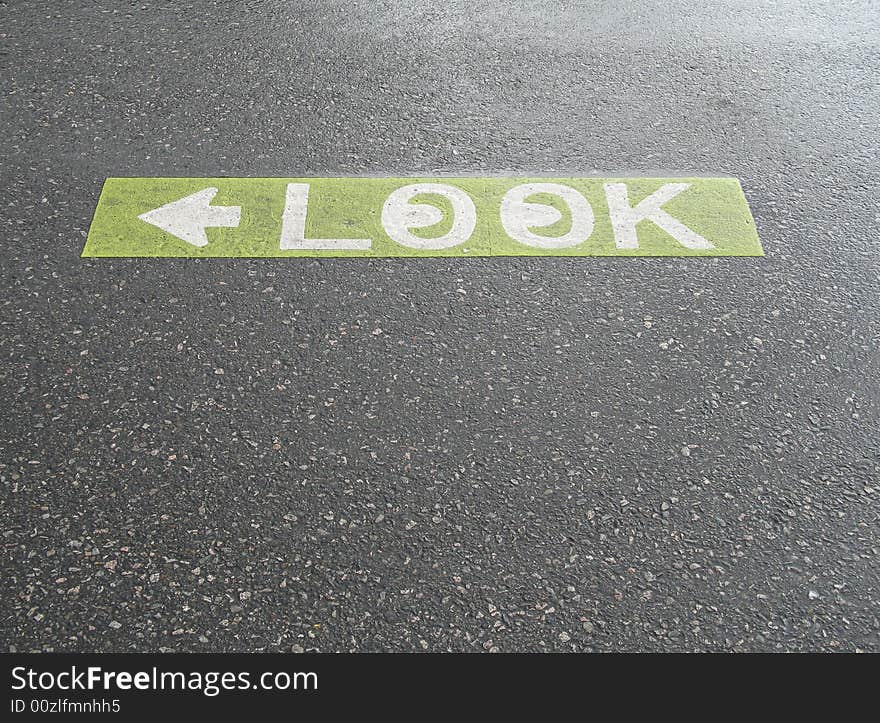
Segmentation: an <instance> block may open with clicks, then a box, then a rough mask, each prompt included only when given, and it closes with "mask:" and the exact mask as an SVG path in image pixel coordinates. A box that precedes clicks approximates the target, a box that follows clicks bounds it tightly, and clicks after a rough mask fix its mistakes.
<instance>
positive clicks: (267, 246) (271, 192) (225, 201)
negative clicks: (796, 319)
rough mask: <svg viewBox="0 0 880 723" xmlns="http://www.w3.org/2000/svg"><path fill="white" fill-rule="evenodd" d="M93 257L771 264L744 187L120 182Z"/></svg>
mask: <svg viewBox="0 0 880 723" xmlns="http://www.w3.org/2000/svg"><path fill="white" fill-rule="evenodd" d="M82 255H83V256H214V257H270V256H315V257H322V256H325V257H326V256H366V257H388V256H762V255H763V251H762V249H761V242H760V240H759V239H758V235H757V232H756V231H755V224H754V221H753V220H752V216H751V213H750V212H749V207H748V204H747V203H746V200H745V197H744V196H743V192H742V189H741V188H740V185H739V182H738V181H737V180H736V179H734V178H613V179H600V178H435V179H421V178H419V179H415V178H211V179H208V178H108V179H107V181H106V182H105V184H104V189H103V191H102V192H101V198H100V200H99V202H98V208H97V209H96V211H95V216H94V219H93V220H92V226H91V229H90V230H89V236H88V240H87V241H86V245H85V248H84V249H83V254H82Z"/></svg>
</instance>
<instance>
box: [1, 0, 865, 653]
mask: <svg viewBox="0 0 880 723" xmlns="http://www.w3.org/2000/svg"><path fill="white" fill-rule="evenodd" d="M0 40H2V47H0V53H2V55H0V69H2V78H3V103H2V116H0V127H2V131H3V132H2V137H0V150H2V170H0V175H2V185H3V194H2V207H0V231H2V236H0V254H2V270H0V273H2V285H3V295H2V302H0V360H2V363H0V393H2V396H0V399H2V405H3V406H2V418H0V423H2V435H0V481H2V502H0V511H2V534H3V538H2V542H3V562H2V565H3V571H2V583H0V596H2V616H0V621H2V622H0V643H2V649H3V650H7V651H20V652H24V651H31V650H45V651H49V650H54V651H130V650H131V651H155V650H163V651H164V650H168V651H172V650H173V651H251V650H267V651H278V650H281V651H288V650H293V651H302V650H320V651H334V650H339V651H347V650H368V651H376V650H395V651H413V650H414V651H420V650H430V651H444V650H453V651H471V650H476V651H483V650H488V651H551V650H553V651H571V650H577V651H588V650H596V651H607V650H666V651H679V650H727V651H737V650H766V651H782V650H828V651H833V650H848V651H852V650H863V651H880V381H878V380H880V351H878V348H880V279H878V277H880V240H878V239H880V233H878V226H880V224H878V221H880V210H878V203H880V193H878V191H880V183H878V170H880V159H878V143H880V122H878V110H880V8H878V5H877V3H876V2H874V1H872V0H864V1H860V2H818V1H816V0H809V1H806V2H804V1H801V0H799V1H798V2H795V1H794V0H783V1H781V2H776V3H772V4H768V3H762V2H758V1H757V0H735V1H728V2H725V3H705V2H696V1H694V0H676V1H673V2H661V3H647V2H643V1H641V0H640V1H639V2H633V3H603V2H595V1H593V2H577V3H575V2H547V1H540V0H539V1H536V2H528V3H526V2H516V3H507V2H481V3H472V2H465V1H464V0H448V1H446V2H442V3H436V2H426V1H416V0H414V1H410V2H401V1H392V0H385V1H384V2H366V1H363V2H351V1H348V2H343V1H342V0H338V1H332V2H331V1H327V0H322V1H319V2H281V1H280V0H276V1H275V2H269V1H264V0H247V1H243V0H237V1H235V2H233V1H232V0H229V1H226V0H215V1H213V2H207V1H205V0H201V1H199V2H189V3H180V2H147V0H142V1H141V2H137V3H128V2H121V1H117V2H114V1H111V0H103V1H99V2H84V1H83V0H69V1H68V2H64V3H58V2H57V1H56V0H51V1H49V0H46V1H43V2H4V3H0ZM505 173H515V174H523V175H531V176H537V175H554V174H556V175H569V176H575V175H588V174H601V175H613V174H615V173H628V174H635V175H652V174H656V173H663V174H669V173H673V174H681V175H692V174H710V175H732V176H736V177H738V178H740V179H741V181H742V184H743V188H744V190H745V193H746V196H747V198H748V199H749V201H750V203H751V206H752V211H753V214H754V216H755V220H756V222H757V226H758V230H759V233H760V235H761V238H762V240H763V243H764V248H765V251H766V254H767V255H766V257H765V258H763V259H743V258H719V259H620V258H618V259H599V258H556V259H550V258H543V259H542V258H517V259H509V258H494V259H476V258H472V259H446V260H443V259H437V260H402V259H382V260H354V259H337V260H332V259H331V260H307V259H301V260H295V259H286V260H281V259H275V260H263V261H260V260H244V259H240V260H224V261H217V260H205V261H183V260H170V259H165V260H162V259H139V260H124V259H123V260H120V259H115V260H100V259H80V257H79V254H80V251H81V249H82V245H83V242H84V237H85V233H86V230H87V228H88V224H89V221H90V219H91V214H92V211H93V210H94V207H95V204H96V201H97V198H98V193H99V191H100V188H101V184H102V182H103V180H104V178H105V177H107V176H139V175H143V176H152V175H158V176H161V175H166V176H216V175H235V176H300V175H361V174H363V175H371V174H378V175H385V174H394V175H430V174H435V175H444V174H449V175H455V174H484V175H488V174H505Z"/></svg>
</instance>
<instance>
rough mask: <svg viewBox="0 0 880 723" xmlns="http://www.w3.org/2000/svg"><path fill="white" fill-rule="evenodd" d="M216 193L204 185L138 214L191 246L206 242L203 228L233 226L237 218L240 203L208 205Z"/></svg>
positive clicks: (239, 215) (239, 214)
mask: <svg viewBox="0 0 880 723" xmlns="http://www.w3.org/2000/svg"><path fill="white" fill-rule="evenodd" d="M216 194H217V189H216V188H205V189H202V190H201V191H197V192H196V193H193V194H191V195H189V196H185V197H184V198H181V199H179V200H177V201H172V202H171V203H166V204H165V205H164V206H159V208H154V209H153V210H152V211H147V212H146V213H142V214H141V215H140V216H138V218H139V219H140V220H141V221H145V222H146V223H149V224H152V225H153V226H156V227H157V228H160V229H162V230H163V231H165V232H167V233H170V234H171V235H172V236H176V237H177V238H179V239H181V240H182V241H186V242H187V243H188V244H191V245H192V246H199V247H201V246H207V245H208V235H207V234H206V233H205V229H206V228H208V227H209V226H211V227H217V226H223V227H226V228H235V227H236V226H238V224H239V221H240V220H241V206H212V205H211V199H212V198H214V196H215V195H216Z"/></svg>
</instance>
